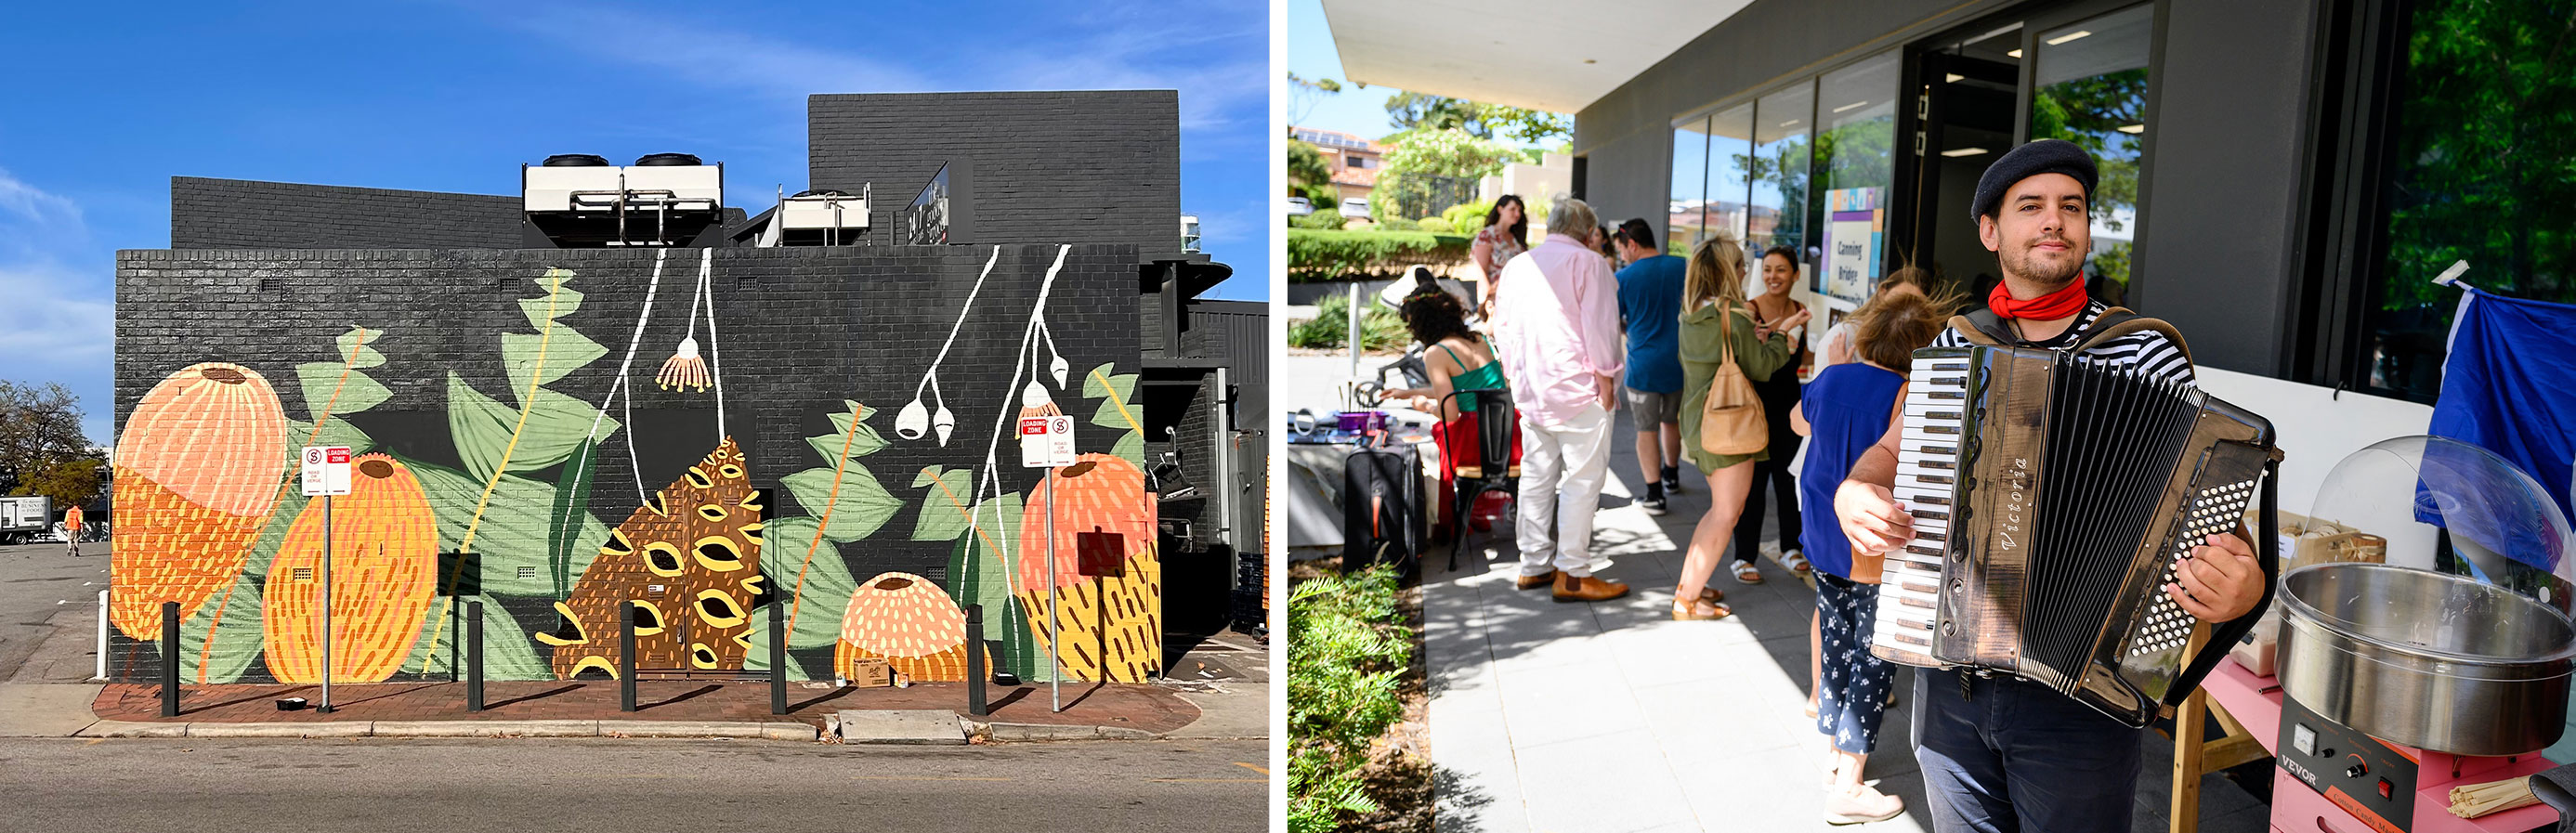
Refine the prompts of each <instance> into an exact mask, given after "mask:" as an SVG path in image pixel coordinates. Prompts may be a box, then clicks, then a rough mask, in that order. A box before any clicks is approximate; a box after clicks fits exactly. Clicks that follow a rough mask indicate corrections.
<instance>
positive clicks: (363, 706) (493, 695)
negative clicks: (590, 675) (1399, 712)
mask: <svg viewBox="0 0 2576 833" xmlns="http://www.w3.org/2000/svg"><path fill="white" fill-rule="evenodd" d="M635 691H636V693H635V700H636V706H637V710H636V711H634V712H620V711H618V710H617V684H616V683H614V682H608V681H597V680H585V681H580V682H573V681H566V680H554V681H544V680H539V681H513V682H490V683H486V684H485V685H484V690H483V702H484V703H485V705H486V708H485V709H484V710H483V711H481V712H469V711H466V710H465V684H464V683H377V684H370V685H333V686H332V687H331V699H332V701H333V704H334V705H336V706H337V707H338V708H337V709H336V710H335V711H333V712H332V713H330V714H321V713H318V712H315V711H313V710H312V709H310V708H307V709H304V710H300V711H279V710H278V709H277V707H276V705H275V703H276V701H277V700H278V698H281V697H302V698H305V699H306V700H308V701H317V702H318V701H319V700H320V699H321V696H322V689H321V687H320V686H314V685H209V686H181V687H180V694H179V716H178V717H175V718H164V717H161V716H160V715H161V689H160V687H159V686H157V685H148V684H142V683H113V684H110V685H108V686H106V688H105V689H104V690H102V691H100V692H99V695H98V700H97V701H96V702H95V703H93V704H92V706H91V708H92V710H93V711H95V712H97V714H98V716H99V717H101V718H104V719H108V720H131V721H170V722H196V723H206V722H220V723H256V722H273V721H374V720H689V721H747V722H756V721H771V720H781V719H785V720H798V721H803V722H806V723H811V724H814V725H816V726H820V725H822V724H823V719H824V717H825V716H826V715H829V714H832V713H834V712H838V711H842V710H845V709H950V710H954V711H958V712H960V713H963V712H964V710H965V708H966V686H965V684H964V683H916V684H914V685H913V686H912V687H910V688H845V689H832V688H805V687H803V686H802V685H792V686H790V687H789V688H788V689H787V704H788V706H789V707H790V709H791V711H790V713H789V714H788V715H787V716H786V717H784V718H781V717H778V716H774V715H771V714H770V713H769V686H768V684H766V683H759V682H726V681H716V680H641V681H638V682H637V683H636V686H635ZM985 692H986V694H985V696H986V697H987V698H988V701H989V702H990V703H991V708H990V712H991V713H990V714H988V715H986V716H984V717H982V718H979V719H981V720H987V721H993V722H1000V723H1041V724H1051V725H1064V726H1115V727H1120V728H1129V729H1139V730H1143V731H1147V732H1155V733H1163V732H1170V731H1173V730H1176V729H1180V728H1181V727H1184V726H1187V725H1189V724H1190V723H1191V722H1192V721H1195V720H1197V719H1198V717H1199V709H1198V707H1197V706H1193V705H1191V704H1190V703H1189V702H1188V701H1186V700H1183V699H1181V697H1180V696H1179V695H1178V694H1175V693H1173V692H1172V691H1171V690H1169V689H1166V688H1164V687H1162V686H1156V685H1139V684H1116V683H1112V684H1108V685H1103V686H1100V687H1099V688H1097V689H1094V688H1092V686H1091V684H1088V683H1085V684H1081V685H1076V684H1073V683H1067V684H1065V686H1064V697H1065V702H1066V703H1067V706H1066V708H1065V710H1064V711H1063V712H1061V713H1059V712H1053V711H1050V710H1049V709H1048V697H1047V687H1046V686H1044V685H1022V686H1010V687H1003V686H990V687H987V688H986V689H985Z"/></svg>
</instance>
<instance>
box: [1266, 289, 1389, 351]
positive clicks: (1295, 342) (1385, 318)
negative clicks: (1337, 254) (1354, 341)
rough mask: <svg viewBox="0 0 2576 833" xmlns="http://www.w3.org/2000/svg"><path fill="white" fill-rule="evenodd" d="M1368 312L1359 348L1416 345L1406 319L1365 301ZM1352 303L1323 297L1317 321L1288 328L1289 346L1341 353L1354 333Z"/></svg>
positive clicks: (1362, 322) (1338, 297)
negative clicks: (1406, 328) (1413, 343)
mask: <svg viewBox="0 0 2576 833" xmlns="http://www.w3.org/2000/svg"><path fill="white" fill-rule="evenodd" d="M1361 301H1362V303H1364V304H1366V305H1367V307H1368V312H1367V313H1365V314H1363V315H1361V316H1360V347H1361V349H1362V351H1364V352H1365V351H1369V350H1402V349H1404V346H1405V345H1406V344H1408V343H1411V342H1412V341H1413V334H1412V333H1411V332H1409V331H1406V330H1405V329H1404V318H1403V317H1401V316H1398V315H1396V314H1395V311H1394V310H1390V309H1387V308H1386V307H1383V306H1380V305H1378V304H1377V303H1375V302H1374V301H1373V300H1371V299H1367V298H1363V299H1361ZM1350 315H1351V300H1350V298H1348V297H1346V296H1344V295H1343V294H1341V293H1335V294H1332V295H1327V296H1324V299H1323V300H1322V301H1318V302H1316V304H1315V317H1314V318H1313V319H1310V320H1306V321H1299V322H1297V323H1295V324H1291V325H1289V327H1288V346H1290V347H1305V348H1309V349H1315V350H1331V349H1338V348H1340V347H1342V346H1344V345H1346V344H1348V343H1349V339H1350V333H1351V317H1350Z"/></svg>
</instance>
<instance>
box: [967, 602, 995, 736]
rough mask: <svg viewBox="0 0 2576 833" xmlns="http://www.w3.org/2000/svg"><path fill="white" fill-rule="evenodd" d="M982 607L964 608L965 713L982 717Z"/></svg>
mask: <svg viewBox="0 0 2576 833" xmlns="http://www.w3.org/2000/svg"><path fill="white" fill-rule="evenodd" d="M987 676H990V675H987V674H985V673H984V606H983V605H967V606H966V713H967V714H970V715H974V716H976V717H983V716H984V712H985V708H984V679H985V678H986V677H987Z"/></svg>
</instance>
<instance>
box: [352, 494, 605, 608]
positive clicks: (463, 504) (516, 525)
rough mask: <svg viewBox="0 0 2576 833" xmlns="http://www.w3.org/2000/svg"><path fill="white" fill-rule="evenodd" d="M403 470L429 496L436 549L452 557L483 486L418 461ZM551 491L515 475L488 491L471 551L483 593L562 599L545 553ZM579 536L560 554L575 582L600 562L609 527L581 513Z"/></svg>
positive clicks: (549, 529)
mask: <svg viewBox="0 0 2576 833" xmlns="http://www.w3.org/2000/svg"><path fill="white" fill-rule="evenodd" d="M403 464H404V465H406V466H409V467H411V472H412V476H413V477H415V478H417V479H419V480H420V490H421V492H422V493H424V494H426V495H428V496H429V506H430V509H431V511H434V512H436V513H437V514H438V544H439V549H440V550H441V551H443V552H454V551H457V550H458V549H460V545H461V544H462V543H463V542H464V538H465V529H466V526H467V524H469V523H471V522H472V520H473V518H474V504H475V502H476V501H478V500H480V499H481V498H482V496H483V481H480V480H476V479H473V478H471V477H468V476H466V475H465V473H463V472H459V471H457V470H455V469H451V468H447V467H445V466H439V465H433V464H430V463H423V462H420V461H417V460H404V461H403ZM555 491H556V490H555V487H554V486H551V485H548V484H545V483H539V482H537V481H534V480H529V479H527V478H524V477H520V476H517V475H503V476H502V477H501V482H500V483H499V484H498V485H496V486H494V487H493V490H492V500H491V502H490V503H489V504H487V505H485V506H484V508H483V522H482V524H481V525H479V526H476V527H475V528H474V551H475V552H477V553H480V554H481V556H482V559H481V560H482V572H483V582H482V584H483V592H485V593H490V594H494V595H501V596H514V597H526V596H537V597H543V598H557V599H559V598H563V597H562V596H561V595H558V594H556V593H555V580H554V575H553V572H554V565H553V562H552V558H551V550H550V549H549V544H550V542H552V541H553V540H554V526H555V525H554V519H555V517H556V516H555V515H554V514H553V508H554V506H555ZM580 530H581V532H580V534H579V535H577V536H575V537H574V538H573V539H572V541H571V548H570V550H569V551H567V552H566V553H565V558H564V565H563V567H564V570H565V572H566V574H567V575H570V576H572V577H574V578H576V579H577V578H579V577H580V576H581V574H582V571H584V570H588V569H590V562H591V559H594V558H598V557H599V546H600V545H601V544H603V543H606V542H607V541H608V531H609V527H608V526H607V525H606V524H603V523H600V522H599V519H597V518H594V517H591V515H590V513H588V512H584V513H582V514H581V526H580ZM523 566H524V567H530V568H533V571H532V573H531V575H530V576H529V577H528V578H520V577H519V568H520V567H523ZM440 580H442V581H444V580H445V577H444V576H442V577H440Z"/></svg>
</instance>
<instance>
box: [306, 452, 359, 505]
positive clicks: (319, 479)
mask: <svg viewBox="0 0 2576 833" xmlns="http://www.w3.org/2000/svg"><path fill="white" fill-rule="evenodd" d="M303 461H304V496H305V497H321V496H323V495H345V494H348V493H349V447H348V446H343V445H308V446H305V447H304V457H303Z"/></svg>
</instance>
